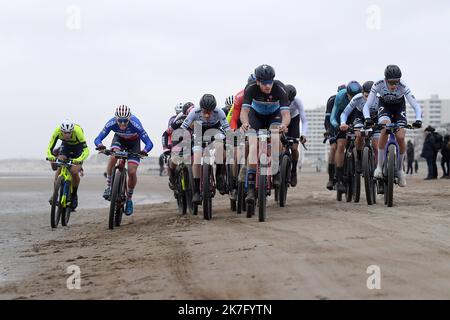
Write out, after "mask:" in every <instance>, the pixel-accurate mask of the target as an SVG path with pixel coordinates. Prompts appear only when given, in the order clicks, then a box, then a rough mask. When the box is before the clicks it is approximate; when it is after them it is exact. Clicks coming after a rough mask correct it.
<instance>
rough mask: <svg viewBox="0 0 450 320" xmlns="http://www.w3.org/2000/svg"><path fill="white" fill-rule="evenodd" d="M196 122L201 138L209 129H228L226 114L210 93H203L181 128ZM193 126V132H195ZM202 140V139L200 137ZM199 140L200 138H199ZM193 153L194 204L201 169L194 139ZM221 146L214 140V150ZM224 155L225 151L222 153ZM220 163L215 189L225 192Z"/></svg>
mask: <svg viewBox="0 0 450 320" xmlns="http://www.w3.org/2000/svg"><path fill="white" fill-rule="evenodd" d="M195 123H198V124H200V125H201V128H202V129H201V130H202V138H203V135H204V134H205V132H206V131H207V130H209V129H217V130H219V129H220V130H221V131H223V132H224V133H225V132H227V131H229V130H230V125H229V124H228V122H227V119H226V115H225V113H224V112H223V110H222V109H221V108H219V107H217V101H216V98H215V97H214V96H213V95H212V94H205V95H203V96H202V98H201V99H200V106H199V107H195V108H194V109H193V110H192V111H191V112H190V113H189V115H188V116H187V118H186V119H185V120H184V122H183V124H182V125H181V128H182V129H184V130H188V129H189V128H190V127H191V125H192V124H194V125H195ZM195 131H196V130H195V128H194V133H196V132H195ZM202 140H203V139H202ZM200 141H201V140H200ZM194 143H196V145H194V148H193V153H194V165H193V169H192V174H193V176H194V195H193V197H192V202H193V203H194V204H199V203H200V202H201V198H200V171H201V157H202V153H203V148H202V145H201V144H200V145H199V144H197V143H198V141H195V140H194ZM219 148H223V141H216V150H219ZM223 155H224V156H225V153H223ZM223 166H224V162H222V164H216V181H217V189H219V192H220V193H221V194H225V192H226V191H225V190H226V185H225V181H224V178H223V168H224V167H223Z"/></svg>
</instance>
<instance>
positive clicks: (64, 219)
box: [61, 181, 72, 227]
mask: <svg viewBox="0 0 450 320" xmlns="http://www.w3.org/2000/svg"><path fill="white" fill-rule="evenodd" d="M70 187H71V183H70V181H66V182H65V186H64V189H65V190H64V193H65V194H66V199H69V198H70V199H72V198H71V194H70ZM70 212H71V208H70V206H67V207H66V208H64V210H62V211H61V225H62V226H63V227H67V224H68V223H69V219H70Z"/></svg>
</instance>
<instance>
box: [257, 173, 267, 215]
mask: <svg viewBox="0 0 450 320" xmlns="http://www.w3.org/2000/svg"><path fill="white" fill-rule="evenodd" d="M266 181H267V176H266V175H259V177H258V218H259V222H264V221H266V202H267V195H266Z"/></svg>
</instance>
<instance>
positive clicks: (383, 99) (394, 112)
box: [363, 65, 422, 187]
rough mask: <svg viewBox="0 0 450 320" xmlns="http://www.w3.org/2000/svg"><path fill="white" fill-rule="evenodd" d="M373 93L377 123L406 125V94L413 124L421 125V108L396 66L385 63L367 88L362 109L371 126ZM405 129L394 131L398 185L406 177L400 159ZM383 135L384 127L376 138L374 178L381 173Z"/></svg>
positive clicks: (403, 156)
mask: <svg viewBox="0 0 450 320" xmlns="http://www.w3.org/2000/svg"><path fill="white" fill-rule="evenodd" d="M377 96H379V108H378V123H379V124H389V123H398V124H401V125H407V119H406V102H405V97H406V99H407V100H408V102H409V104H410V105H411V107H412V108H413V109H414V111H415V113H416V121H415V122H414V124H413V126H414V127H415V128H420V127H422V108H421V107H420V105H419V104H418V103H417V101H416V99H415V97H414V96H413V95H412V93H411V89H409V87H408V86H407V85H406V84H405V82H404V81H403V80H402V71H401V70H400V68H399V67H398V66H396V65H389V66H387V67H386V69H385V71H384V79H381V80H380V81H377V82H376V83H375V84H374V85H373V87H372V89H371V90H370V94H369V97H368V98H367V102H366V104H365V105H364V109H363V112H364V117H365V120H366V121H365V125H366V127H370V126H373V124H374V121H373V120H372V118H371V117H370V108H371V106H372V105H373V104H374V103H375V102H376V97H377ZM405 133H406V132H405V129H404V128H401V129H400V130H398V131H397V133H396V134H395V136H396V138H397V143H398V145H399V148H400V159H398V168H397V172H396V175H397V178H398V185H399V186H400V187H405V186H406V177H405V173H404V172H403V159H404V158H405V153H406V143H405ZM387 139H388V136H387V134H386V129H383V130H381V135H380V140H379V143H378V145H379V147H378V164H377V168H376V169H375V172H374V175H375V177H377V178H382V177H383V171H382V168H383V161H384V152H385V150H384V148H385V146H386V143H387Z"/></svg>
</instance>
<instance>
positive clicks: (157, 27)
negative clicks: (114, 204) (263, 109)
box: [0, 0, 450, 158]
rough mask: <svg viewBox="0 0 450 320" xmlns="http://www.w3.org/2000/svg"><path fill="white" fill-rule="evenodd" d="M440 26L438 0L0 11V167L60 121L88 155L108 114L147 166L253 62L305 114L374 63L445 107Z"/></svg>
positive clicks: (83, 5)
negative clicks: (135, 131) (135, 139)
mask: <svg viewBox="0 0 450 320" xmlns="http://www.w3.org/2000/svg"><path fill="white" fill-rule="evenodd" d="M71 6H75V7H71ZM78 9H79V12H80V15H79V19H78V14H77V10H78ZM449 21H450V2H449V1H448V0H433V1H426V2H425V1H407V2H406V1H393V0H390V1H385V0H383V1H361V0H349V1H345V0H344V1H339V2H338V1H317V0H316V1H280V0H278V1H275V0H271V1H268V0H257V1H247V0H239V1H235V0H223V1H212V0H208V1H203V0H202V1H196V0H192V1H183V0H164V1H129V0H128V1H125V0H124V1H112V0H108V1H95V0H89V1H76V0H73V1H63V0H52V1H39V0H30V1H20V0H19V1H5V0H0V104H1V106H0V110H2V112H1V119H2V125H1V126H0V127H1V135H0V142H1V146H2V148H1V151H0V158H23V157H26V158H39V157H40V158H44V157H45V150H46V147H47V144H48V142H49V139H50V135H51V133H52V132H53V130H54V128H55V127H56V125H57V124H58V122H60V120H62V119H63V118H65V117H69V118H71V119H73V120H74V121H76V122H77V123H79V124H80V125H81V126H82V127H83V129H84V130H85V133H86V136H87V139H88V144H89V147H90V148H91V153H94V152H95V151H94V145H93V139H94V138H95V136H96V135H97V134H98V132H99V131H100V130H101V129H102V127H103V125H104V124H105V122H106V121H107V120H108V119H110V118H111V117H112V116H113V113H114V109H115V106H117V105H119V104H127V105H129V106H130V107H131V108H132V112H133V113H134V114H135V115H136V116H138V117H139V118H140V119H141V121H142V123H143V125H144V127H145V128H146V130H147V132H148V133H149V135H150V137H151V139H152V141H153V142H154V144H155V149H154V150H153V151H152V153H151V155H153V156H156V155H157V154H158V153H159V152H160V151H161V146H160V145H161V142H160V141H161V138H160V137H161V133H162V131H163V130H164V129H165V126H166V124H167V120H168V118H169V117H170V116H171V115H172V113H173V109H174V106H175V104H176V103H177V102H179V101H182V102H186V101H188V100H191V101H193V102H198V100H199V98H200V97H201V95H202V94H204V93H212V94H214V95H215V96H216V98H217V100H218V101H219V103H220V104H223V102H224V100H225V98H226V97H227V96H228V95H231V94H235V93H237V92H238V91H239V90H240V89H241V88H243V86H244V85H245V83H246V80H247V77H248V75H249V74H250V73H251V72H252V71H253V70H254V68H255V67H256V66H258V65H259V64H262V63H267V64H270V65H272V66H273V67H274V68H275V70H276V73H277V79H279V80H281V81H283V82H284V83H291V84H294V85H295V86H296V87H297V91H298V93H299V96H300V97H301V98H302V99H303V101H304V103H305V105H306V107H307V108H313V107H316V106H318V105H323V104H324V103H325V102H326V100H327V99H328V97H329V96H330V95H331V94H333V93H334V92H335V90H336V87H337V85H338V84H340V83H344V82H348V81H350V80H353V79H356V80H359V81H365V80H376V79H377V78H381V77H382V75H383V70H384V68H385V66H386V65H387V64H398V65H399V66H400V67H401V68H402V69H403V74H404V79H405V80H406V82H407V83H408V84H409V85H410V87H411V88H412V90H413V93H414V94H415V95H416V96H417V97H418V98H426V97H428V96H429V95H430V94H433V93H437V94H440V96H442V97H445V98H450V92H449V91H450V90H449V87H450V86H449V84H450V81H449V78H448V77H449V74H450V62H449V57H450V23H449Z"/></svg>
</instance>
